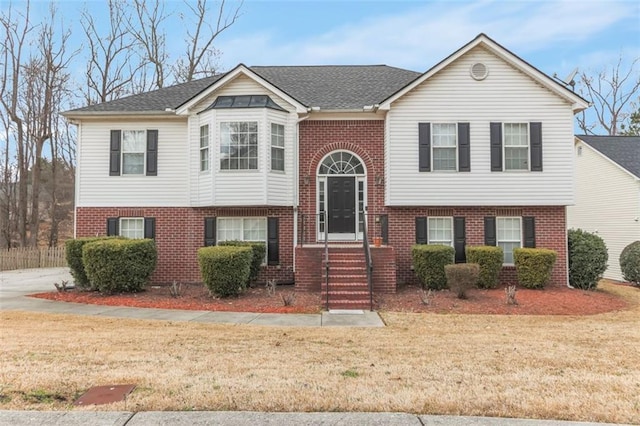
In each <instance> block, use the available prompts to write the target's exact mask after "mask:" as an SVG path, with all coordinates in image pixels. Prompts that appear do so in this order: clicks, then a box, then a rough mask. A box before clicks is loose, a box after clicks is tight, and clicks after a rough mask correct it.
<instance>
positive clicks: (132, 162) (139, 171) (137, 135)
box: [121, 130, 147, 175]
mask: <svg viewBox="0 0 640 426" xmlns="http://www.w3.org/2000/svg"><path fill="white" fill-rule="evenodd" d="M146 135H147V132H146V131H144V130H123V131H122V155H121V157H122V174H123V175H144V170H145V169H144V166H145V157H146V153H147V138H146Z"/></svg>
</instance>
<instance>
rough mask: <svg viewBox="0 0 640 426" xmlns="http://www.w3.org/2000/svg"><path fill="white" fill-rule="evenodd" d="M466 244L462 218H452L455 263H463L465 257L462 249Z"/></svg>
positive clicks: (465, 259)
mask: <svg viewBox="0 0 640 426" xmlns="http://www.w3.org/2000/svg"><path fill="white" fill-rule="evenodd" d="M466 242H467V234H466V230H465V220H464V217H454V218H453V248H454V249H455V250H456V263H464V262H466V261H467V256H466V254H465V252H464V248H465V245H466Z"/></svg>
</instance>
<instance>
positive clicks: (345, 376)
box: [0, 285, 640, 423]
mask: <svg viewBox="0 0 640 426" xmlns="http://www.w3.org/2000/svg"><path fill="white" fill-rule="evenodd" d="M604 288H605V291H609V292H615V293H618V294H620V295H621V296H622V297H624V298H626V299H627V300H630V301H631V302H632V303H633V308H632V309H630V310H628V311H622V312H615V313H610V314H602V315H593V316H585V317H558V316H491V315H435V314H392V313H387V314H384V319H385V321H386V322H387V324H388V326H387V327H386V328H383V329H352V328H350V329H344V328H276V327H259V326H242V325H234V326H229V325H206V324H192V323H172V322H162V321H141V320H123V319H109V318H95V317H81V316H68V315H47V314H34V313H15V312H14V313H9V312H3V313H1V314H0V318H1V319H2V321H1V323H0V335H1V336H2V344H1V346H0V360H1V363H0V409H69V408H70V405H69V404H70V402H71V401H72V400H73V399H74V398H75V397H76V396H78V395H79V394H80V393H81V392H83V391H84V390H86V389H87V388H89V387H91V386H95V385H104V384H118V383H120V384H124V383H133V384H137V385H138V388H137V389H136V390H135V391H134V392H133V394H132V395H131V396H130V397H129V400H128V401H127V403H126V404H125V403H116V404H111V405H104V406H96V407H91V408H85V409H100V410H118V409H127V410H136V411H141V410H263V411H336V410H337V411H405V412H412V413H444V414H461V415H480V416H504V417H512V416H513V417H527V418H543V419H544V418H546V419H567V420H585V421H603V422H627V423H639V422H640V368H639V365H640V364H639V361H638V354H639V353H640V327H638V324H639V320H640V308H639V304H640V290H639V289H634V288H631V287H621V286H612V285H605V286H604ZM42 395H44V397H43V396H42ZM46 396H49V397H50V398H46ZM56 398H57V399H56ZM38 400H40V401H41V402H36V401H38Z"/></svg>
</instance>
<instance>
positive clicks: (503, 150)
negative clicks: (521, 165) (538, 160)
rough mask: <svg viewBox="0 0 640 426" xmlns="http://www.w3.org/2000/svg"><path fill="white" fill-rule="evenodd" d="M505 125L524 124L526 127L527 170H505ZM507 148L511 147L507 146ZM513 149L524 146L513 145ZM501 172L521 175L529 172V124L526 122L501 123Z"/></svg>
mask: <svg viewBox="0 0 640 426" xmlns="http://www.w3.org/2000/svg"><path fill="white" fill-rule="evenodd" d="M507 124H525V125H526V126H527V168H526V169H507V143H506V142H507V139H506V138H507V135H506V132H505V125H507ZM509 147H512V146H511V145H509ZM513 147H514V148H518V147H520V148H523V147H524V145H514V146H513ZM502 170H503V171H505V172H510V173H511V172H513V173H522V172H529V171H531V128H530V126H529V122H526V121H510V122H507V123H502Z"/></svg>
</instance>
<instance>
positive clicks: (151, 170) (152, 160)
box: [147, 130, 158, 176]
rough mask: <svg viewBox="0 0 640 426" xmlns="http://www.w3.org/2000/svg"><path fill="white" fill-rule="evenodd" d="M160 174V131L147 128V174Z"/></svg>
mask: <svg viewBox="0 0 640 426" xmlns="http://www.w3.org/2000/svg"><path fill="white" fill-rule="evenodd" d="M157 175H158V131H157V130H147V176H157Z"/></svg>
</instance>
